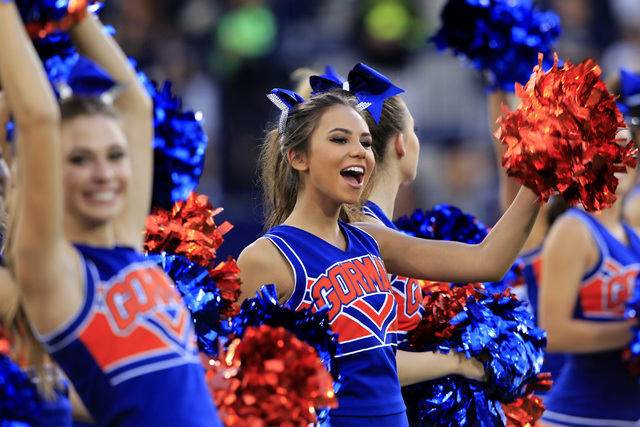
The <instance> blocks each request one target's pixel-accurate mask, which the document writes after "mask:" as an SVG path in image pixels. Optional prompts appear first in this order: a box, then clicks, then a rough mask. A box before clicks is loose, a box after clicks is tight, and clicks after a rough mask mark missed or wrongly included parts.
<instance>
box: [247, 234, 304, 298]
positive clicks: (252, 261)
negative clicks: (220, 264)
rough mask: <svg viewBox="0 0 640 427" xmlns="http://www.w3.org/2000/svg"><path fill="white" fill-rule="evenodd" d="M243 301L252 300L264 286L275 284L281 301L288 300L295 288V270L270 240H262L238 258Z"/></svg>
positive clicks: (257, 241)
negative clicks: (245, 299)
mask: <svg viewBox="0 0 640 427" xmlns="http://www.w3.org/2000/svg"><path fill="white" fill-rule="evenodd" d="M237 264H238V268H239V269H240V280H241V282H242V299H244V298H251V297H253V295H254V294H255V292H256V291H258V290H259V289H260V287H261V286H262V285H268V284H275V285H276V289H277V290H278V295H279V297H280V299H281V300H283V299H288V298H289V297H290V296H291V294H292V292H293V287H294V278H293V270H292V269H291V266H290V265H289V263H288V262H287V260H286V258H285V257H284V256H283V255H282V254H281V253H280V251H279V250H278V248H276V247H275V245H274V244H273V243H271V242H270V241H269V240H268V239H265V238H260V239H258V240H256V241H255V242H253V243H251V244H250V245H249V246H247V247H246V248H245V249H244V250H243V251H242V252H241V253H240V255H239V256H238V261H237Z"/></svg>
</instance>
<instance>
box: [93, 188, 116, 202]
mask: <svg viewBox="0 0 640 427" xmlns="http://www.w3.org/2000/svg"><path fill="white" fill-rule="evenodd" d="M115 195H116V194H115V192H113V191H101V192H99V193H91V194H90V195H89V198H90V199H92V200H96V201H98V202H108V201H110V200H113V199H114V198H115Z"/></svg>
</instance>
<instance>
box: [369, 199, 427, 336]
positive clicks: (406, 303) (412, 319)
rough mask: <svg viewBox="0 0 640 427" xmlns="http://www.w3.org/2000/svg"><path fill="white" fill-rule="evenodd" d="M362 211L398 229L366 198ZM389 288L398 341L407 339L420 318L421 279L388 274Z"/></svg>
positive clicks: (421, 309) (422, 310) (421, 310)
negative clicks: (393, 300)
mask: <svg viewBox="0 0 640 427" xmlns="http://www.w3.org/2000/svg"><path fill="white" fill-rule="evenodd" d="M363 213H364V214H365V215H368V216H370V217H373V218H375V219H377V220H378V221H380V222H382V223H383V224H384V225H386V226H387V227H389V228H391V229H393V230H398V227H396V226H395V224H394V223H393V222H392V221H391V219H389V217H388V216H387V215H386V214H385V213H384V212H383V211H382V209H380V207H379V206H378V205H376V204H375V203H373V202H372V201H370V200H367V201H366V202H365V204H364V207H363ZM389 281H390V282H391V290H392V291H393V295H394V296H395V298H396V302H397V303H398V343H399V344H400V343H402V342H404V341H406V340H407V335H408V333H409V332H410V331H412V330H413V329H415V327H416V326H418V323H420V320H422V315H423V313H424V307H422V286H421V282H422V281H421V280H418V279H412V278H409V277H404V276H396V275H395V274H392V275H390V277H389Z"/></svg>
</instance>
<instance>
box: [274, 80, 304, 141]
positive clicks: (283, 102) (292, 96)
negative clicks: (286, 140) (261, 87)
mask: <svg viewBox="0 0 640 427" xmlns="http://www.w3.org/2000/svg"><path fill="white" fill-rule="evenodd" d="M267 98H269V100H270V101H271V102H273V103H274V104H275V106H276V107H278V108H279V109H280V111H281V113H280V121H279V122H278V134H280V135H281V134H282V133H283V132H284V129H285V127H286V126H287V119H288V118H289V111H291V109H292V108H293V107H295V106H296V105H298V104H300V103H302V102H306V101H305V100H304V98H303V97H301V96H300V95H298V94H297V93H295V92H293V91H291V90H286V89H278V88H276V89H271V92H270V93H268V94H267Z"/></svg>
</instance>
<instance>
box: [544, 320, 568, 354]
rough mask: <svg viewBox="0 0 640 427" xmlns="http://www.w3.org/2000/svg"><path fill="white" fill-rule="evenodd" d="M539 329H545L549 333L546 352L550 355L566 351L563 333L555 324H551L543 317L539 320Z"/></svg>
mask: <svg viewBox="0 0 640 427" xmlns="http://www.w3.org/2000/svg"><path fill="white" fill-rule="evenodd" d="M538 327H539V328H540V329H543V330H544V331H545V332H546V333H547V346H546V348H545V351H547V352H549V353H562V352H564V351H566V348H564V342H565V341H566V340H564V339H563V338H562V331H561V330H559V328H558V327H557V326H554V325H553V322H549V320H548V319H545V318H544V317H543V316H540V317H539V318H538Z"/></svg>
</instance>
